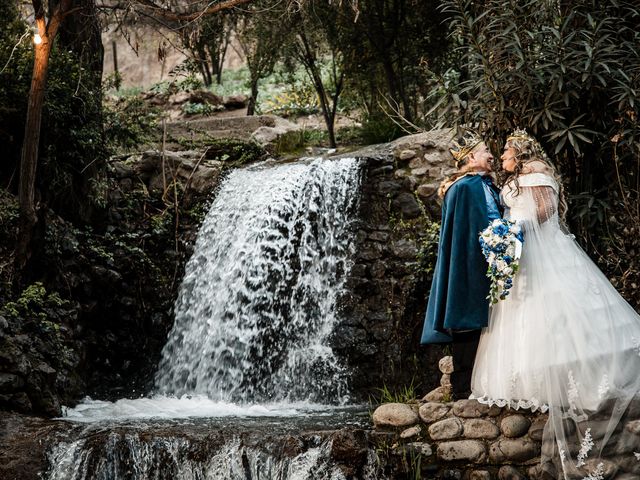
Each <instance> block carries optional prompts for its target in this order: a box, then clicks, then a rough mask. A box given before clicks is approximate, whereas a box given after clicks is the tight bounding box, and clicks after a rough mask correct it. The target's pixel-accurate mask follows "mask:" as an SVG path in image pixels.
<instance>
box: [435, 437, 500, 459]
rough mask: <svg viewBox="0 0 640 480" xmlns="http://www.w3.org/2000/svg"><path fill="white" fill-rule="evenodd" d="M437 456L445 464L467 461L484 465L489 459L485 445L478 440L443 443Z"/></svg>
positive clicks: (439, 446)
mask: <svg viewBox="0 0 640 480" xmlns="http://www.w3.org/2000/svg"><path fill="white" fill-rule="evenodd" d="M436 453H437V455H438V458H439V459H440V460H443V461H445V462H451V461H466V462H473V463H482V462H484V461H485V460H486V458H487V450H486V447H485V446H484V443H482V442H480V441H478V440H454V441H451V442H442V443H440V444H439V445H438V449H437V452H436Z"/></svg>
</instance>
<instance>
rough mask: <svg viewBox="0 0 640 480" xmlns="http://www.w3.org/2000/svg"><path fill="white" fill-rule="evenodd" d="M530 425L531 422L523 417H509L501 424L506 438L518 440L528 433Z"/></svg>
mask: <svg viewBox="0 0 640 480" xmlns="http://www.w3.org/2000/svg"><path fill="white" fill-rule="evenodd" d="M530 425H531V421H530V420H529V419H528V418H527V417H525V416H523V415H509V416H508V417H504V418H503V419H502V422H500V430H502V433H503V434H504V436H505V437H509V438H517V437H521V436H523V435H524V434H525V433H527V431H528V430H529V426H530Z"/></svg>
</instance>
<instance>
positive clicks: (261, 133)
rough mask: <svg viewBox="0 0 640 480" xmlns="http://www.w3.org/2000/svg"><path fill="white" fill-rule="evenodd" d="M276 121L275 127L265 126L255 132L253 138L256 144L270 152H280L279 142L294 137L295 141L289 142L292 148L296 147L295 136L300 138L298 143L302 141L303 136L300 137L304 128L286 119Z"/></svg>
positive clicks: (276, 119) (276, 118) (278, 118)
mask: <svg viewBox="0 0 640 480" xmlns="http://www.w3.org/2000/svg"><path fill="white" fill-rule="evenodd" d="M274 119H275V120H274V121H275V125H274V126H273V127H268V126H263V127H259V128H257V129H256V130H254V132H253V133H252V134H251V138H252V139H253V140H254V141H255V142H256V143H258V144H259V145H262V146H263V147H265V148H266V149H267V150H269V151H271V150H274V151H278V150H279V149H278V148H277V147H278V142H282V141H284V140H285V138H284V137H292V139H293V141H292V142H287V143H291V144H292V145H291V146H292V147H293V146H295V145H294V144H295V143H296V142H295V139H294V138H293V136H298V137H300V138H298V143H299V142H300V141H301V140H302V136H301V135H300V130H301V128H302V127H300V126H299V125H296V124H295V123H293V122H290V121H289V120H285V119H284V118H280V117H274Z"/></svg>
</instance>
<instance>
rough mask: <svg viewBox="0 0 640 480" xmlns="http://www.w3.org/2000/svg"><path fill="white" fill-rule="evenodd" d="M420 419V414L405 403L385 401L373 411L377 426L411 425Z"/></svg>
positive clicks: (374, 422)
mask: <svg viewBox="0 0 640 480" xmlns="http://www.w3.org/2000/svg"><path fill="white" fill-rule="evenodd" d="M419 420H420V419H419V417H418V414H417V413H416V412H414V411H413V409H412V408H411V407H410V406H409V405H407V404H405V403H385V404H384V405H380V406H379V407H378V408H376V410H375V412H373V424H374V425H375V426H376V427H410V426H412V425H415V424H416V423H418V421H419Z"/></svg>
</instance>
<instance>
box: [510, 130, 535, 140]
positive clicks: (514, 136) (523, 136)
mask: <svg viewBox="0 0 640 480" xmlns="http://www.w3.org/2000/svg"><path fill="white" fill-rule="evenodd" d="M509 140H524V141H525V142H532V143H536V144H537V143H538V140H536V139H535V138H534V137H532V136H531V135H529V133H528V132H527V131H526V130H525V129H524V128H516V129H515V130H514V131H513V132H512V133H511V134H510V135H509V136H508V137H507V142H508V141H509Z"/></svg>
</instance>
